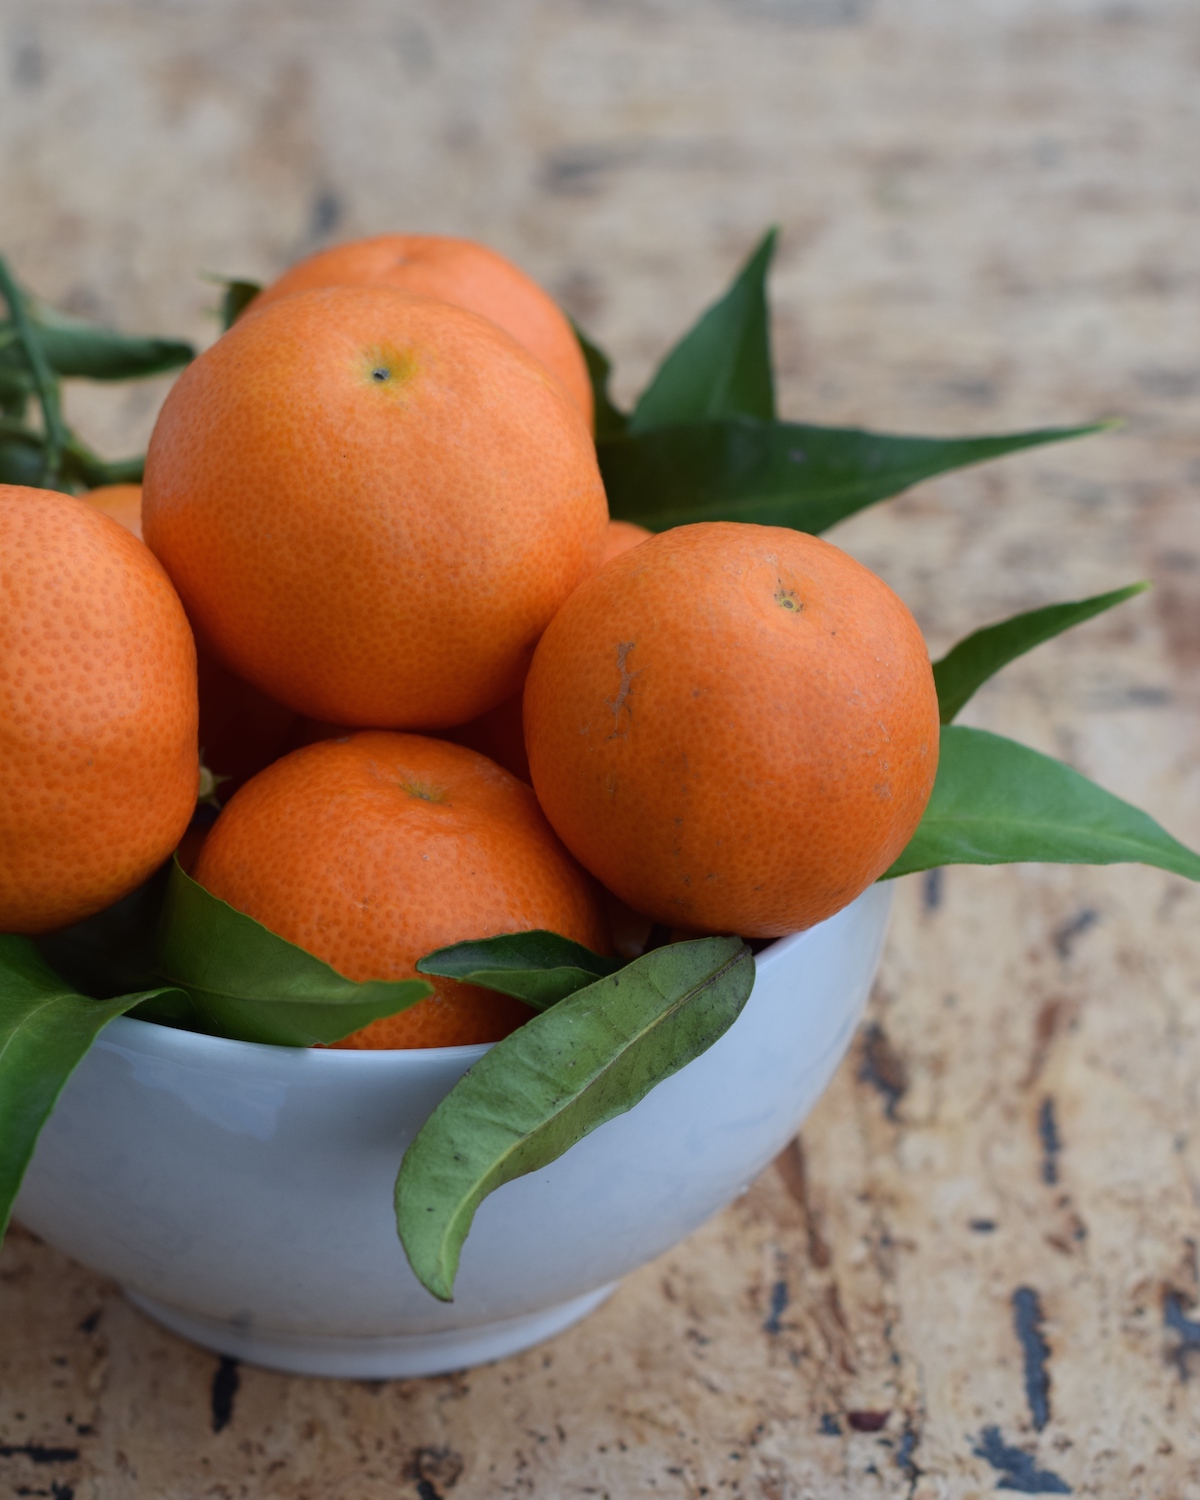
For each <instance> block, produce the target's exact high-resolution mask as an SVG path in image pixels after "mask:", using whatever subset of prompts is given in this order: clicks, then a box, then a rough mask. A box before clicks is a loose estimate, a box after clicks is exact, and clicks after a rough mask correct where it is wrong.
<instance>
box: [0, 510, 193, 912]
mask: <svg viewBox="0 0 1200 1500" xmlns="http://www.w3.org/2000/svg"><path fill="white" fill-rule="evenodd" d="M0 592H2V594H3V600H4V603H3V608H0V766H3V768H4V774H3V777H2V778H0V932H45V931H48V930H50V929H51V928H54V927H62V926H65V925H66V924H67V923H69V922H74V921H77V920H79V919H80V918H82V917H85V916H89V915H91V913H93V912H97V911H101V910H102V909H103V908H104V907H106V906H110V905H111V904H112V903H113V902H114V901H117V900H119V899H120V898H121V897H122V896H124V895H126V894H128V892H130V891H132V890H133V889H134V888H135V887H136V886H138V885H140V884H141V882H142V881H143V880H144V879H145V878H146V877H147V876H148V875H149V874H150V873H151V871H152V870H154V869H155V868H156V866H158V865H159V864H161V863H162V861H163V860H164V859H165V858H166V857H167V855H168V854H170V852H171V850H172V849H173V848H174V847H175V845H176V844H177V843H178V842H179V838H180V835H181V834H182V833H183V831H184V829H185V828H186V827H187V824H188V820H189V818H190V817H191V815H192V809H193V807H194V806H195V804H196V788H197V783H198V779H199V762H198V759H197V755H196V652H195V647H194V646H193V644H192V633H191V631H190V629H189V628H188V622H187V618H186V616H185V615H184V612H183V607H182V605H181V604H180V602H179V599H178V597H177V596H176V593H175V590H174V589H173V588H172V587H171V583H170V580H169V579H168V578H167V576H166V574H165V573H164V572H163V570H162V568H161V567H160V566H159V564H158V563H157V562H156V561H155V559H154V557H153V555H152V554H151V552H150V551H149V550H148V549H147V548H146V547H145V546H143V544H142V543H141V542H139V541H138V540H137V539H136V538H135V537H132V536H130V534H129V533H128V531H126V530H124V529H123V528H122V527H121V526H120V525H118V523H117V522H116V521H114V520H112V519H111V518H110V517H108V516H105V515H102V514H100V512H99V511H97V510H95V509H93V508H92V506H90V505H88V504H86V503H85V502H84V501H83V500H77V499H74V498H73V497H71V496H69V495H62V494H59V493H57V492H52V491H48V490H33V489H24V488H20V487H18V486H15V485H0Z"/></svg>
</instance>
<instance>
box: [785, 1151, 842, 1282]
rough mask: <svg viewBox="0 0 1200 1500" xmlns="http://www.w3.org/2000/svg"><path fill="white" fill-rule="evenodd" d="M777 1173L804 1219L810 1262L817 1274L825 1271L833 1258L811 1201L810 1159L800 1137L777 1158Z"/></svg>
mask: <svg viewBox="0 0 1200 1500" xmlns="http://www.w3.org/2000/svg"><path fill="white" fill-rule="evenodd" d="M775 1170H776V1171H777V1172H778V1173H779V1175H780V1177H781V1178H782V1179H783V1185H784V1187H786V1188H787V1190H788V1192H789V1194H790V1195H791V1197H792V1198H793V1199H794V1200H795V1202H796V1203H797V1204H798V1206H799V1208H800V1211H801V1212H802V1213H803V1215H804V1229H805V1234H806V1236H807V1240H808V1259H809V1262H810V1264H811V1265H812V1266H814V1267H815V1268H816V1269H817V1270H818V1271H824V1270H826V1269H827V1268H828V1266H829V1263H830V1261H832V1259H833V1254H832V1252H831V1250H830V1248H829V1246H828V1244H827V1243H826V1241H825V1237H824V1235H822V1233H821V1225H820V1220H819V1218H818V1216H817V1213H816V1211H815V1210H814V1209H813V1206H812V1204H811V1203H810V1202H809V1199H808V1158H807V1157H806V1156H805V1154H804V1141H803V1140H802V1139H801V1137H800V1136H796V1138H795V1139H794V1140H793V1141H790V1142H789V1143H788V1145H786V1146H785V1147H784V1148H783V1150H782V1151H781V1152H780V1153H779V1155H778V1156H777V1157H776V1158H775Z"/></svg>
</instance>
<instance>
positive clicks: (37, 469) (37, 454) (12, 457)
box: [0, 435, 46, 488]
mask: <svg viewBox="0 0 1200 1500" xmlns="http://www.w3.org/2000/svg"><path fill="white" fill-rule="evenodd" d="M45 472H46V461H45V457H44V450H43V448H42V444H41V443H40V442H38V441H37V440H36V439H34V440H32V441H30V440H29V439H27V438H23V437H15V436H11V435H8V436H2V437H0V484H24V485H31V486H33V487H34V488H37V487H38V486H40V485H41V484H42V481H43V478H44V476H45Z"/></svg>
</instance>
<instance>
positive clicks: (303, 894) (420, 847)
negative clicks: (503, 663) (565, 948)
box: [195, 731, 606, 1048]
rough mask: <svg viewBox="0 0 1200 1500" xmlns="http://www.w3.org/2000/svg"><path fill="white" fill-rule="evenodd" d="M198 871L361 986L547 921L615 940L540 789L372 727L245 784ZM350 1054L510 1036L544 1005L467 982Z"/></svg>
mask: <svg viewBox="0 0 1200 1500" xmlns="http://www.w3.org/2000/svg"><path fill="white" fill-rule="evenodd" d="M195 878H196V879H197V880H198V881H199V882H200V884H201V885H203V886H205V887H206V888H207V889H208V890H209V891H211V892H212V893H213V895H215V896H219V897H220V898H221V900H223V901H227V902H228V903H229V905H231V906H234V907H236V908H237V909H238V910H239V911H242V912H245V913H247V915H249V916H251V917H253V918H254V919H255V920H256V921H258V922H261V923H262V924H263V926H264V927H268V928H270V930H271V931H272V932H274V933H277V934H278V935H279V936H280V937H282V938H286V939H287V940H288V942H291V943H295V944H297V946H299V947H301V948H305V949H307V951H308V952H310V953H313V954H315V955H316V957H317V958H320V959H323V960H324V961H325V962H326V963H327V964H330V965H331V966H332V967H333V968H335V969H336V970H337V971H338V972H339V973H340V974H344V975H345V976H346V977H347V978H348V979H354V980H367V979H404V978H410V977H415V975H416V969H415V967H414V966H415V964H416V962H417V960H418V959H419V958H422V957H424V955H426V954H427V953H430V952H432V951H433V949H435V948H440V947H444V946H446V945H447V944H449V943H456V942H460V941H462V940H464V939H467V938H483V937H494V936H497V935H498V934H500V933H505V932H524V931H529V930H532V929H537V928H546V929H549V930H552V931H554V932H560V933H562V934H563V935H564V936H566V937H570V938H574V939H575V940H576V941H577V942H580V943H585V944H586V945H587V946H588V947H590V948H592V949H603V948H604V947H605V945H606V935H605V928H604V923H603V918H602V917H601V914H600V909H599V906H598V904H597V898H596V894H595V891H594V888H593V885H592V882H591V881H590V879H589V878H588V876H587V875H585V874H584V872H583V871H582V870H580V869H579V867H578V866H577V865H576V864H575V862H574V861H573V860H572V859H571V857H570V855H569V854H568V853H567V852H566V850H565V849H564V848H563V847H562V845H561V844H560V843H559V841H558V839H557V838H556V837H555V836H554V833H553V832H552V830H551V828H550V825H549V824H548V823H547V822H546V820H545V818H544V817H543V815H542V812H541V810H540V808H539V807H538V805H537V800H536V798H535V797H534V795H533V792H532V791H531V790H530V789H529V787H527V786H525V785H524V784H523V783H522V782H520V781H518V780H517V779H516V777H514V776H510V775H509V774H508V772H507V771H504V770H501V768H500V767H499V766H497V765H493V763H492V762H491V761H489V760H487V759H485V757H484V756H482V755H477V754H475V752H474V751H472V750H466V749H464V748H463V747H462V746H459V745H450V744H447V743H445V742H444V741H442V740H434V739H427V738H425V737H424V736H422V735H412V734H392V733H386V732H380V731H368V732H366V733H362V734H355V735H348V736H346V737H344V738H342V739H336V740H325V741H323V742H321V743H319V744H314V745H309V746H307V747H305V748H304V749H302V750H295V751H293V752H292V753H291V754H290V755H286V756H284V757H283V759H282V760H278V761H276V762H275V764H274V765H272V766H268V768H267V769H266V770H265V771H262V772H260V774H259V775H258V776H256V777H255V778H254V779H253V780H252V781H249V782H247V783H246V785H245V786H244V787H242V789H241V791H239V792H238V793H237V794H236V795H235V796H234V797H233V798H232V799H231V801H230V802H229V805H228V806H227V807H226V808H225V809H224V811H223V812H222V813H221V816H220V817H219V818H218V819H217V821H216V823H215V824H214V826H213V829H212V832H211V833H210V834H209V835H208V838H207V839H206V840H205V842H204V845H203V848H202V849H201V851H200V856H199V858H198V860H197V862H196V866H195ZM431 983H432V984H433V985H434V986H435V989H436V994H434V995H432V996H430V997H429V998H428V999H426V1000H422V1001H420V1002H419V1003H418V1004H416V1005H415V1006H412V1007H411V1008H410V1009H408V1010H405V1011H401V1012H400V1013H399V1014H398V1015H395V1016H388V1017H384V1018H383V1019H382V1020H378V1021H373V1022H372V1023H371V1024H370V1025H369V1026H366V1027H364V1028H363V1029H362V1031H359V1032H356V1033H354V1035H353V1036H351V1037H349V1038H347V1039H346V1040H345V1041H343V1042H341V1043H339V1045H340V1046H343V1047H364V1048H389V1047H449V1046H458V1045H464V1044H467V1043H473V1042H490V1041H497V1040H499V1038H500V1037H502V1036H505V1035H507V1034H508V1032H509V1031H511V1030H512V1029H513V1028H514V1027H516V1026H519V1025H520V1024H521V1023H522V1021H525V1020H527V1019H528V1018H529V1016H530V1015H531V1014H532V1012H531V1011H529V1009H528V1008H527V1007H526V1006H524V1005H522V1004H521V1003H520V1002H519V1001H516V1000H513V999H510V998H508V997H506V996H503V995H498V994H495V993H493V992H491V991H488V990H482V989H478V988H476V987H475V986H473V985H465V984H459V983H457V982H456V981H455V980H452V979H440V978H437V979H431Z"/></svg>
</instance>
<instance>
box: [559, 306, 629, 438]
mask: <svg viewBox="0 0 1200 1500" xmlns="http://www.w3.org/2000/svg"><path fill="white" fill-rule="evenodd" d="M571 326H572V327H573V328H575V337H576V338H577V339H578V340H579V347H580V348H581V349H582V350H583V357H584V359H585V360H586V361H587V368H588V375H589V376H590V377H591V381H592V401H593V405H594V407H595V423H596V441H597V442H598V443H602V442H606V441H607V440H608V439H609V438H616V437H620V436H621V435H622V434H623V433H624V432H625V430H626V428H627V427H628V426H629V418H628V417H627V416H626V415H625V413H624V412H623V411H620V410H618V408H617V407H615V406H614V405H613V403H612V399H611V397H610V396H609V394H608V375H609V371H610V370H611V369H612V363H611V361H610V360H609V357H608V355H607V354H605V353H604V351H603V350H602V349H600V348H599V347H598V346H597V345H596V344H593V343H592V341H591V339H589V338H588V336H587V334H586V333H584V332H583V330H582V329H581V328H578V327H576V325H575V324H572V325H571Z"/></svg>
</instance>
